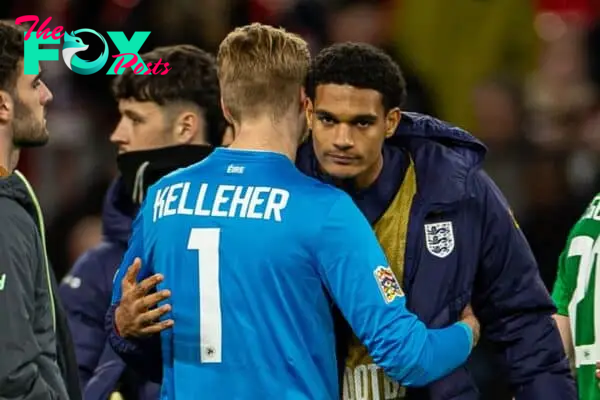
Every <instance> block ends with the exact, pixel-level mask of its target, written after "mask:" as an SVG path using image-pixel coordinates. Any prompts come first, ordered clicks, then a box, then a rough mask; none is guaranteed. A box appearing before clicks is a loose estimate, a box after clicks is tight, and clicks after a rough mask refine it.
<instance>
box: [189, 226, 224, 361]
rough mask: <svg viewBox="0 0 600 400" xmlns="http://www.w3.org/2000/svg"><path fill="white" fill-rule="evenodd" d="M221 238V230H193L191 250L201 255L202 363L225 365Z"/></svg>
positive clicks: (199, 266) (199, 286) (190, 241)
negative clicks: (221, 287) (220, 282)
mask: <svg viewBox="0 0 600 400" xmlns="http://www.w3.org/2000/svg"><path fill="white" fill-rule="evenodd" d="M220 238H221V229H219V228H192V230H191V231H190V236H189V239H188V246H187V248H188V250H192V251H196V252H197V254H198V278H199V279H198V289H199V293H200V296H199V302H200V303H199V307H200V362H201V363H220V362H222V347H223V337H222V324H223V319H222V315H221V289H220V285H219V244H220Z"/></svg>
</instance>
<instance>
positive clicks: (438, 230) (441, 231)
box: [425, 221, 454, 258]
mask: <svg viewBox="0 0 600 400" xmlns="http://www.w3.org/2000/svg"><path fill="white" fill-rule="evenodd" d="M425 242H426V244H427V250H429V252H430V253H431V254H433V255H434V256H436V257H439V258H445V257H448V255H450V254H451V253H452V251H453V250H454V230H453V228H452V222H450V221H447V222H437V223H434V224H425Z"/></svg>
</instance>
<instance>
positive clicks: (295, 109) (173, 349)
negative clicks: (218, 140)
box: [109, 24, 479, 399]
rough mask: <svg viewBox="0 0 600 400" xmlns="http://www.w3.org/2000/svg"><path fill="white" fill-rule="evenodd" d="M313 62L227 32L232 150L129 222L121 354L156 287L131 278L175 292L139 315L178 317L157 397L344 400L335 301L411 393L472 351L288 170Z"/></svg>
mask: <svg viewBox="0 0 600 400" xmlns="http://www.w3.org/2000/svg"><path fill="white" fill-rule="evenodd" d="M309 63H310V56H309V52H308V48H307V44H306V42H304V40H302V39H301V38H299V37H298V36H296V35H293V34H290V33H287V32H285V31H284V30H281V29H275V28H272V27H268V26H265V25H260V24H252V25H249V26H246V27H243V28H238V29H236V30H235V31H233V32H232V33H230V34H229V35H228V36H227V37H226V38H225V40H224V41H223V42H222V43H221V46H220V48H219V54H218V67H219V79H220V84H221V95H222V104H223V110H224V113H225V115H226V117H227V119H228V120H229V121H230V122H231V123H232V124H233V126H234V129H235V132H236V138H235V140H234V142H233V143H232V145H231V146H230V148H228V149H225V148H221V149H217V150H215V151H214V152H213V153H212V154H211V155H210V156H209V157H208V158H206V159H205V160H204V161H202V162H200V163H198V164H195V165H193V166H191V167H188V168H184V169H180V170H178V171H176V172H174V173H172V174H170V175H168V176H166V177H165V178H163V179H161V180H160V181H159V182H158V183H157V184H155V185H154V186H152V187H151V188H150V189H149V191H148V194H147V196H146V199H145V202H144V204H143V205H142V208H141V211H140V213H139V214H138V216H137V218H136V220H135V222H134V226H133V235H132V238H131V240H130V243H129V249H128V251H127V253H126V255H125V257H124V259H123V262H122V264H121V268H120V270H119V272H118V273H117V276H116V279H115V288H114V294H113V303H114V306H113V308H112V312H111V313H109V316H110V317H111V318H109V320H110V321H109V322H110V324H111V328H113V326H114V328H115V329H113V332H112V333H111V339H110V341H111V344H112V345H113V347H114V349H115V350H116V351H117V352H118V353H127V352H135V350H136V349H135V348H136V345H139V344H140V343H139V340H137V341H136V340H134V339H131V338H127V336H128V335H127V329H125V328H126V326H127V324H126V323H123V321H124V320H125V321H126V320H127V319H128V315H129V314H130V313H136V312H139V307H147V306H148V305H149V304H142V303H143V302H139V301H136V299H137V298H138V297H139V295H140V294H142V293H143V292H144V291H145V289H147V288H145V287H144V285H145V283H142V284H140V285H138V284H137V283H136V282H134V277H133V275H134V272H135V268H138V269H139V268H140V266H139V262H140V261H141V270H139V271H138V272H139V274H138V276H137V277H136V278H137V279H135V281H139V280H142V279H144V278H148V277H150V276H152V275H154V274H159V276H161V277H162V279H163V280H162V282H160V284H159V285H158V286H157V289H158V292H157V293H156V296H155V298H156V299H159V298H162V297H161V296H163V294H162V293H163V290H166V288H168V289H169V290H170V292H171V296H170V299H169V304H168V305H162V304H159V307H158V308H156V309H152V310H150V311H148V312H147V313H144V314H143V315H145V316H146V317H145V319H144V318H143V322H144V323H146V324H149V325H152V324H153V322H155V319H156V318H157V317H159V316H160V319H161V320H162V321H163V322H166V321H172V327H171V328H170V329H166V330H163V331H162V332H161V349H162V362H163V366H162V398H165V399H200V398H203V396H207V395H209V396H210V397H211V398H216V399H335V398H337V397H338V395H339V388H338V374H337V365H336V356H335V338H334V324H333V318H332V313H331V310H332V306H333V304H334V303H335V305H337V307H339V309H340V310H341V312H342V313H343V315H344V317H345V318H346V319H347V321H348V322H349V324H350V325H351V327H352V329H353V331H354V332H355V333H356V335H357V337H358V338H359V339H360V340H361V341H362V342H363V343H364V344H365V346H366V347H367V348H368V350H369V352H370V353H371V355H372V357H373V359H374V360H375V361H376V362H377V364H378V365H380V366H381V367H382V368H384V369H385V371H386V372H387V373H388V374H389V375H390V376H391V377H393V378H394V379H396V380H398V381H400V382H402V383H403V384H405V385H415V386H418V385H425V384H427V383H429V382H431V381H433V380H436V379H439V378H440V377H442V376H444V375H445V374H447V373H449V372H451V371H452V370H453V369H455V368H456V367H458V366H459V365H461V364H462V363H464V362H465V360H466V359H467V356H468V355H469V353H470V351H471V348H472V346H473V344H474V342H475V341H476V337H477V335H478V329H479V328H478V323H477V321H476V320H475V318H474V317H473V316H472V315H468V316H467V317H466V318H464V319H463V321H461V322H458V323H455V324H453V325H450V326H449V327H446V328H443V329H427V328H426V327H425V325H424V324H423V323H422V322H421V321H419V320H418V319H417V317H416V316H414V315H413V314H411V313H410V312H408V311H407V309H406V307H405V298H404V295H403V292H402V290H401V288H400V285H399V284H398V281H397V280H396V278H395V276H394V274H393V273H392V271H391V269H390V268H389V267H388V263H387V260H386V257H385V255H384V253H383V251H382V249H381V247H380V246H379V244H378V242H377V239H376V237H375V235H374V233H373V231H372V229H371V227H370V226H369V223H368V222H367V220H366V219H365V217H364V216H363V215H362V214H361V213H360V211H359V210H358V209H357V208H356V206H355V205H354V203H353V202H352V199H351V198H350V197H349V196H348V195H346V194H345V193H344V192H342V191H340V190H338V189H336V188H334V187H332V186H329V185H327V184H324V183H321V182H318V181H317V180H314V179H312V178H309V177H307V176H305V175H303V174H302V173H301V172H300V171H299V170H297V169H296V167H295V166H294V163H293V161H294V160H295V155H296V151H297V146H298V143H299V141H300V139H301V136H302V134H303V132H304V128H305V126H304V120H303V116H302V113H303V104H304V102H305V100H306V98H305V95H304V89H303V87H302V85H303V81H304V78H305V76H306V72H307V69H308V67H309ZM282 243H285V246H282V245H281V244H282ZM137 257H139V258H140V260H138V261H136V263H135V264H134V265H135V268H134V269H132V270H130V271H129V272H127V270H128V266H129V265H130V264H132V263H133V262H134V260H135V259H136V258H137ZM132 271H133V272H132ZM125 274H128V275H126V276H125ZM124 277H125V279H123V278H124ZM122 281H124V285H123V286H121V282H122ZM145 282H148V281H145ZM128 283H132V285H131V286H129V285H128ZM145 299H148V297H145Z"/></svg>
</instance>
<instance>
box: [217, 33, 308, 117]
mask: <svg viewBox="0 0 600 400" xmlns="http://www.w3.org/2000/svg"><path fill="white" fill-rule="evenodd" d="M217 65H218V73H219V83H220V86H221V96H222V98H223V103H224V105H225V107H226V108H227V110H228V111H229V113H230V114H231V117H232V118H233V119H234V120H236V121H238V122H239V121H240V120H241V118H242V114H244V115H248V114H250V115H252V114H256V113H260V112H268V113H270V114H272V116H273V118H275V119H277V117H280V116H282V115H284V114H285V113H286V112H287V111H288V110H289V108H290V107H291V106H292V104H293V103H294V102H295V101H296V100H297V99H298V96H299V93H300V89H301V87H302V86H303V84H304V80H305V79H306V74H307V72H308V68H309V65H310V52H309V50H308V44H307V43H306V41H304V39H302V38H301V37H300V36H298V35H295V34H293V33H290V32H286V31H285V29H283V28H274V27H272V26H268V25H263V24H259V23H253V24H251V25H246V26H243V27H239V28H236V29H235V30H234V31H232V32H230V33H229V34H228V35H227V37H226V38H225V39H224V40H223V41H222V42H221V45H220V46H219V53H218V55H217Z"/></svg>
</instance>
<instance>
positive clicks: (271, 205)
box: [153, 182, 290, 222]
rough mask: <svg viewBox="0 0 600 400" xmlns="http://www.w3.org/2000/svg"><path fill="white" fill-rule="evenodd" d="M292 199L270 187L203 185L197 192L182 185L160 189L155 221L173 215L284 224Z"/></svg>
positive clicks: (181, 183)
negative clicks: (284, 211) (250, 219)
mask: <svg viewBox="0 0 600 400" xmlns="http://www.w3.org/2000/svg"><path fill="white" fill-rule="evenodd" d="M213 193H214V195H213ZM289 197H290V194H289V192H288V191H287V190H284V189H279V188H272V187H267V186H234V185H218V186H209V184H207V183H202V184H200V185H199V186H197V187H196V189H195V188H194V186H192V184H191V183H190V182H179V183H175V184H173V185H169V186H166V187H163V188H160V189H158V190H157V192H156V196H155V198H154V213H153V222H156V221H157V220H158V219H160V218H164V217H168V216H172V215H195V216H201V217H209V216H210V217H225V218H252V219H266V220H273V221H277V222H281V212H282V211H283V209H284V208H285V207H286V205H287V202H288V199H289Z"/></svg>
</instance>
